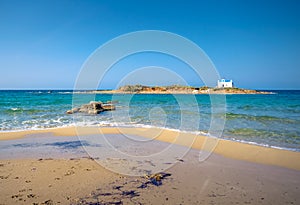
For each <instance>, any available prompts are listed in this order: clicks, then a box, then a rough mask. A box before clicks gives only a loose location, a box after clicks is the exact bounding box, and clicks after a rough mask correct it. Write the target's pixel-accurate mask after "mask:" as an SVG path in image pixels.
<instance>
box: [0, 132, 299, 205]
mask: <svg viewBox="0 0 300 205" xmlns="http://www.w3.org/2000/svg"><path fill="white" fill-rule="evenodd" d="M49 132H50V133H53V134H54V135H56V136H76V134H77V133H76V129H75V128H63V129H51V130H42V131H26V132H10V133H1V134H0V138H1V139H2V140H4V141H6V140H11V141H10V142H13V141H14V140H16V139H22V137H24V136H26V135H28V134H33V133H35V134H37V136H39V135H42V133H44V134H45V133H49ZM77 132H79V134H83V133H84V134H95V133H99V132H101V133H104V134H106V135H108V134H120V132H121V133H125V132H126V133H127V134H131V135H138V136H143V137H148V138H154V139H156V140H160V141H164V142H173V143H176V144H180V146H182V145H183V146H189V145H190V146H191V147H193V149H191V150H190V151H189V153H188V154H187V155H186V156H184V157H183V158H177V159H176V160H177V161H176V163H173V161H170V164H171V166H170V167H169V168H168V169H167V170H163V172H164V174H166V175H165V177H164V178H163V179H162V185H161V186H155V185H154V184H152V183H151V182H149V180H148V179H146V178H145V177H143V176H128V175H121V174H118V173H114V172H112V171H109V170H107V169H105V168H103V167H102V166H100V165H99V163H97V161H96V160H93V159H90V158H87V157H86V156H76V157H74V158H72V157H63V158H56V157H55V158H50V159H49V158H47V157H46V156H44V157H42V158H41V159H38V158H32V157H29V158H20V157H18V158H12V159H1V160H0V170H1V171H0V173H1V174H0V204H97V202H98V204H299V202H300V196H299V190H300V171H299V170H300V168H299V167H300V166H299V163H300V160H299V159H300V157H299V153H296V152H291V151H286V150H278V149H272V148H266V147H260V146H255V145H248V144H242V143H237V142H231V141H225V140H219V141H217V143H215V142H216V141H214V140H212V141H205V140H208V139H206V138H205V137H201V136H198V137H196V138H194V137H195V136H194V137H192V135H189V134H186V133H179V134H178V133H176V132H175V131H169V130H163V131H162V132H161V130H153V129H150V130H149V129H144V128H143V129H128V128H122V129H119V128H102V129H99V128H89V129H88V128H82V129H80V130H79V131H78V130H77ZM183 137H185V138H184V139H183ZM57 138H59V137H57ZM12 139H14V140H12ZM61 139H64V140H65V139H66V138H65V137H62V138H61ZM190 142H193V144H190ZM205 142H206V143H205ZM199 148H203V149H206V150H210V149H212V150H213V151H214V152H213V153H212V154H211V155H209V157H208V158H205V160H202V161H201V162H200V161H199ZM149 149H152V148H149ZM200 156H201V155H200ZM148 163H151V162H148ZM164 163H167V162H164ZM142 166H143V164H142ZM145 166H146V165H145ZM151 166H153V167H155V166H158V165H156V164H155V162H154V163H152V164H151Z"/></svg>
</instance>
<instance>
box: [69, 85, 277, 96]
mask: <svg viewBox="0 0 300 205" xmlns="http://www.w3.org/2000/svg"><path fill="white" fill-rule="evenodd" d="M75 93H86V94H91V93H92V94H101V93H111V94H117V93H120V94H272V92H265V91H258V90H249V89H242V88H236V87H224V88H219V87H215V88H213V87H208V86H202V87H193V86H185V85H170V86H146V85H139V84H138V85H124V86H121V87H119V88H118V89H117V90H89V91H76V92H75Z"/></svg>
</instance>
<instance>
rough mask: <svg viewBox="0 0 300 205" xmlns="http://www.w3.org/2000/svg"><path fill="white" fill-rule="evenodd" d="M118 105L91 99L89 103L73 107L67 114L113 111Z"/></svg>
mask: <svg viewBox="0 0 300 205" xmlns="http://www.w3.org/2000/svg"><path fill="white" fill-rule="evenodd" d="M115 109H116V107H115V105H114V104H112V103H102V102H95V101H91V102H90V103H89V104H84V105H82V106H80V107H77V108H73V109H72V110H68V111H67V112H66V113H67V114H74V113H78V112H79V113H87V114H99V113H100V112H103V111H111V110H115Z"/></svg>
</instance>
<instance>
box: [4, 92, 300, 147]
mask: <svg viewBox="0 0 300 205" xmlns="http://www.w3.org/2000/svg"><path fill="white" fill-rule="evenodd" d="M272 92H273V93H274V94H249V95H247V94H234V95H223V97H224V99H225V100H226V105H225V108H226V109H225V110H224V113H222V115H219V117H220V119H221V118H222V122H224V123H225V124H224V129H223V130H222V132H221V135H220V136H218V137H221V138H224V139H229V140H235V141H243V142H246V143H255V144H259V145H263V146H272V147H277V148H283V149H290V150H294V151H300V91H297V90H293V91H289V90H284V91H272ZM91 100H96V101H102V102H106V101H111V100H114V101H115V105H116V110H115V111H112V112H102V113H100V114H98V115H86V114H74V115H67V114H66V111H67V110H69V109H72V107H76V106H80V105H81V104H84V103H89V102H90V101H91ZM212 113H213V109H212V105H211V96H210V95H208V94H207V95H206V94H201V95H186V94H178V95H172V94H135V95H129V94H115V95H112V94H74V93H73V92H72V91H70V90H53V91H45V90H40V91H39V90H13V91H10V90H6V91H4V90H3V91H0V131H1V132H7V131H17V130H34V129H44V128H56V127H67V126H76V125H80V126H85V125H86V126H91V125H92V126H94V125H95V126H99V125H100V126H124V127H159V128H166V129H175V130H180V131H185V132H192V133H200V134H207V135H209V130H210V127H211V123H212ZM215 116H216V115H215Z"/></svg>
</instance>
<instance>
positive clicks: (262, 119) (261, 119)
mask: <svg viewBox="0 0 300 205" xmlns="http://www.w3.org/2000/svg"><path fill="white" fill-rule="evenodd" d="M226 119H227V120H236V119H245V120H251V121H258V122H280V123H297V124H299V123H300V121H299V120H294V119H289V118H281V117H274V116H268V115H247V114H237V113H226Z"/></svg>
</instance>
